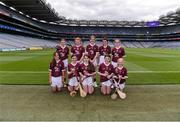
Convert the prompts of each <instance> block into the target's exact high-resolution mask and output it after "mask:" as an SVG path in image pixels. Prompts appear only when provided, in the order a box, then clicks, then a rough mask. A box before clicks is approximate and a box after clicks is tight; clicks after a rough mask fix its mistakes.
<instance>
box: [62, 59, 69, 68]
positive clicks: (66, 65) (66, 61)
mask: <svg viewBox="0 0 180 122" xmlns="http://www.w3.org/2000/svg"><path fill="white" fill-rule="evenodd" d="M62 62H63V63H64V67H65V68H67V67H68V59H65V60H63V61H62Z"/></svg>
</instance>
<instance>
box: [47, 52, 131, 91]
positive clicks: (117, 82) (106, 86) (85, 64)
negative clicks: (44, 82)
mask: <svg viewBox="0 0 180 122" xmlns="http://www.w3.org/2000/svg"><path fill="white" fill-rule="evenodd" d="M53 56H54V57H53V60H52V62H51V63H50V74H49V83H50V84H51V86H52V91H53V92H57V91H61V89H62V87H63V83H64V81H63V80H64V76H65V72H66V70H65V67H64V63H63V61H61V60H60V58H59V54H58V52H55V53H54V55H53ZM90 60H91V59H90V57H89V56H88V55H87V54H85V55H83V58H82V62H81V63H79V61H78V57H77V56H76V55H72V56H71V63H70V64H68V68H67V69H68V71H67V74H68V90H69V92H70V93H75V94H76V91H77V90H78V89H79V87H80V86H79V85H82V87H83V90H84V92H85V93H86V94H92V93H93V92H94V81H93V79H94V76H95V75H96V70H95V66H94V64H93V63H91V61H90ZM97 73H98V74H99V75H100V86H101V93H102V94H103V95H109V94H110V93H111V90H112V88H116V89H117V88H118V89H119V90H121V92H123V89H124V87H125V82H126V79H127V78H128V77H127V69H126V68H125V67H124V60H123V58H119V59H118V60H117V66H116V67H114V66H113V65H112V64H111V56H110V55H108V54H107V55H105V56H104V62H103V63H101V64H100V65H99V68H98V72H97ZM70 95H71V94H70Z"/></svg>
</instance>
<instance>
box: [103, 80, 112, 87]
mask: <svg viewBox="0 0 180 122" xmlns="http://www.w3.org/2000/svg"><path fill="white" fill-rule="evenodd" d="M102 85H104V86H111V85H112V82H111V80H107V81H105V82H102Z"/></svg>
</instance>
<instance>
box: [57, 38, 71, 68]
mask: <svg viewBox="0 0 180 122" xmlns="http://www.w3.org/2000/svg"><path fill="white" fill-rule="evenodd" d="M56 51H57V52H58V54H59V57H60V60H61V61H62V62H63V63H64V67H65V68H67V66H68V54H69V48H68V47H67V45H66V40H65V39H64V38H62V39H61V40H60V43H59V45H58V46H57V47H56Z"/></svg>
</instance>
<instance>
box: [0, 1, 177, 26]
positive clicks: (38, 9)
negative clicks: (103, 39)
mask: <svg viewBox="0 0 180 122" xmlns="http://www.w3.org/2000/svg"><path fill="white" fill-rule="evenodd" d="M1 1H2V2H3V3H5V4H6V5H8V6H10V7H13V8H15V10H17V11H20V12H22V13H24V14H26V15H28V16H30V17H32V18H33V19H35V20H36V19H37V20H41V21H47V22H50V23H55V24H59V25H68V26H100V27H147V22H145V21H141V22H140V21H118V20H113V21H108V20H73V19H66V18H65V17H63V16H59V15H58V13H57V12H56V11H55V10H54V8H51V5H50V4H48V3H46V1H45V0H1ZM157 21H159V25H158V26H166V25H176V24H180V8H179V9H177V11H176V12H169V13H167V15H162V16H160V17H159V20H157Z"/></svg>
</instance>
